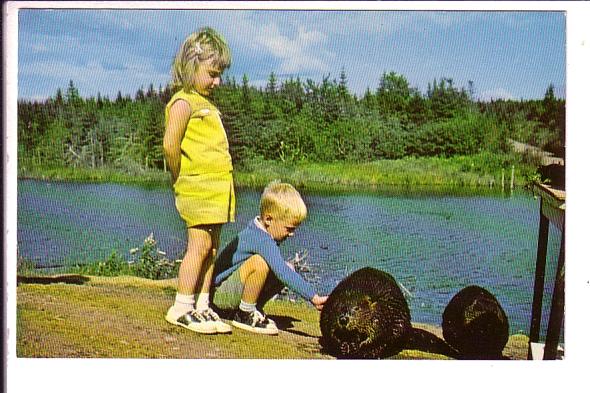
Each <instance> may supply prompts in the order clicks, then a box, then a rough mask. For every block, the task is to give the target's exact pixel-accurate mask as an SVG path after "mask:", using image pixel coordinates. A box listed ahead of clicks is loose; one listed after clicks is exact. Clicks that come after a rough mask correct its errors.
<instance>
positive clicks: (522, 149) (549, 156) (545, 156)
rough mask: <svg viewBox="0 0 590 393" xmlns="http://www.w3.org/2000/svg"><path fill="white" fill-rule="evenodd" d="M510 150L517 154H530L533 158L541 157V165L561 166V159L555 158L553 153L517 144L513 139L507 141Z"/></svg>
mask: <svg viewBox="0 0 590 393" xmlns="http://www.w3.org/2000/svg"><path fill="white" fill-rule="evenodd" d="M508 142H510V144H511V145H512V148H513V149H514V151H515V152H517V153H523V154H524V153H530V154H532V155H534V156H539V157H541V164H542V165H550V164H558V165H563V164H564V162H563V158H561V157H555V156H554V154H553V153H550V152H548V151H544V150H541V149H539V148H538V147H536V146H531V145H527V144H526V143H522V142H518V141H515V140H513V139H508Z"/></svg>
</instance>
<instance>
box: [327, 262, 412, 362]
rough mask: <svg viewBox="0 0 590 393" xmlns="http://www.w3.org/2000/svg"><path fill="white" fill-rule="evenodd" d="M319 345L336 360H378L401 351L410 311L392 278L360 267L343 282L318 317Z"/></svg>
mask: <svg viewBox="0 0 590 393" xmlns="http://www.w3.org/2000/svg"><path fill="white" fill-rule="evenodd" d="M320 329H321V331H322V338H321V339H320V343H321V345H322V346H323V348H324V349H325V350H326V351H327V352H328V353H329V354H331V355H333V356H336V357H338V358H356V359H378V358H382V357H384V356H389V355H391V354H392V353H395V351H398V352H399V350H401V348H402V347H403V345H404V344H405V342H406V340H407V334H408V332H409V331H410V330H411V329H412V326H411V323H410V310H409V308H408V303H407V302H406V299H405V298H404V296H403V294H402V292H401V290H400V288H399V287H398V285H397V283H396V281H395V279H394V278H393V277H392V276H391V275H389V274H387V273H385V272H382V271H380V270H377V269H373V268H370V267H366V268H362V269H360V270H357V271H356V272H354V273H352V274H351V275H350V276H348V277H347V278H345V279H344V280H342V281H341V282H340V283H339V284H338V285H337V286H336V288H335V289H334V290H333V291H332V293H331V294H330V296H329V297H328V301H327V302H326V304H325V305H324V308H323V310H322V313H321V316H320Z"/></svg>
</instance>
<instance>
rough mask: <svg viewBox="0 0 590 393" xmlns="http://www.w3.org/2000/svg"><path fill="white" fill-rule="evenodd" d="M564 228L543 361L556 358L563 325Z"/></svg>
mask: <svg viewBox="0 0 590 393" xmlns="http://www.w3.org/2000/svg"><path fill="white" fill-rule="evenodd" d="M564 241H565V228H564V229H563V232H562V233H561V246H560V248H559V259H558V262H557V273H556V274H555V283H554V284H553V299H552V300H551V312H550V314H549V322H548V323H547V337H546V339H545V350H544V352H543V360H548V359H549V360H554V359H556V358H557V346H558V344H559V335H560V333H561V324H562V323H563V312H564V305H565V269H564V260H565V249H564V248H565V247H564Z"/></svg>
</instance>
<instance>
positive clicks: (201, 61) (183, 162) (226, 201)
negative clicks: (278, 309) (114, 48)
mask: <svg viewBox="0 0 590 393" xmlns="http://www.w3.org/2000/svg"><path fill="white" fill-rule="evenodd" d="M230 63H231V54H230V50H229V47H228V46H227V43H226V42H225V40H224V38H223V37H222V36H221V35H219V34H218V33H217V32H216V31H215V30H213V29H211V28H203V29H201V30H200V31H198V32H195V33H192V34H191V35H189V36H188V37H187V38H186V39H185V41H184V42H183V44H182V46H181V47H180V50H179V51H178V54H177V55H176V58H175V60H174V64H173V68H172V85H173V86H172V87H173V89H174V91H177V92H176V94H174V96H172V98H171V99H170V102H169V103H168V105H167V106H166V113H165V119H166V131H165V134H164V155H165V157H166V162H167V164H168V166H169V168H170V172H171V175H172V183H173V185H174V186H173V187H174V193H175V196H176V208H177V210H178V212H179V213H180V216H181V217H182V219H183V220H184V221H185V222H186V226H187V231H188V234H187V237H188V244H187V249H186V254H185V256H184V258H183V260H182V264H181V265H180V270H179V272H178V289H177V293H176V299H175V302H174V305H172V307H170V309H169V310H168V313H167V314H166V321H168V322H170V323H172V324H175V325H178V326H182V327H185V328H187V329H190V330H192V331H195V332H199V333H204V334H214V333H229V332H231V327H230V326H229V325H228V324H226V323H224V322H223V321H221V319H220V318H219V316H218V315H217V314H216V313H215V312H213V310H211V308H209V288H210V285H211V278H212V274H213V262H214V260H215V255H216V253H217V249H218V247H219V235H220V231H221V226H222V224H223V223H226V222H228V221H231V222H233V221H234V215H235V196H234V188H233V178H232V169H233V168H232V161H231V157H230V154H229V146H228V142H227V136H226V134H225V130H224V128H223V125H222V123H221V119H220V115H219V111H218V110H217V108H216V107H215V106H214V105H212V104H211V103H210V102H209V101H208V100H207V98H206V97H208V96H209V95H210V94H211V92H212V90H213V89H214V88H216V87H217V86H218V85H219V83H220V81H221V74H222V72H223V70H224V69H225V68H228V67H229V66H230ZM195 294H198V295H197V299H196V305H195Z"/></svg>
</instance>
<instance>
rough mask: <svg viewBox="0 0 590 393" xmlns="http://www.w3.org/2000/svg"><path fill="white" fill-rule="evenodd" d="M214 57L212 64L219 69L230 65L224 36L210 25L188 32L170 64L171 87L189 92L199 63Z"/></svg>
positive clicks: (229, 56) (229, 54)
mask: <svg viewBox="0 0 590 393" xmlns="http://www.w3.org/2000/svg"><path fill="white" fill-rule="evenodd" d="M210 58H214V60H213V65H214V66H215V67H218V68H220V69H222V70H223V69H226V68H229V66H230V65H231V52H230V50H229V46H228V45H227V42H226V41H225V38H223V37H222V36H221V34H219V33H218V32H216V31H215V30H213V29H212V28H210V27H204V28H202V29H201V30H199V31H196V32H194V33H192V34H190V35H189V36H188V37H186V38H185V40H184V42H183V43H182V45H181V46H180V49H179V50H178V53H177V54H176V58H175V59H174V63H173V64H172V89H173V90H174V91H178V90H180V89H183V90H184V91H186V92H189V91H190V90H191V89H192V88H193V76H194V74H195V72H197V70H198V69H199V63H201V62H203V61H206V60H208V59H210Z"/></svg>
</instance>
